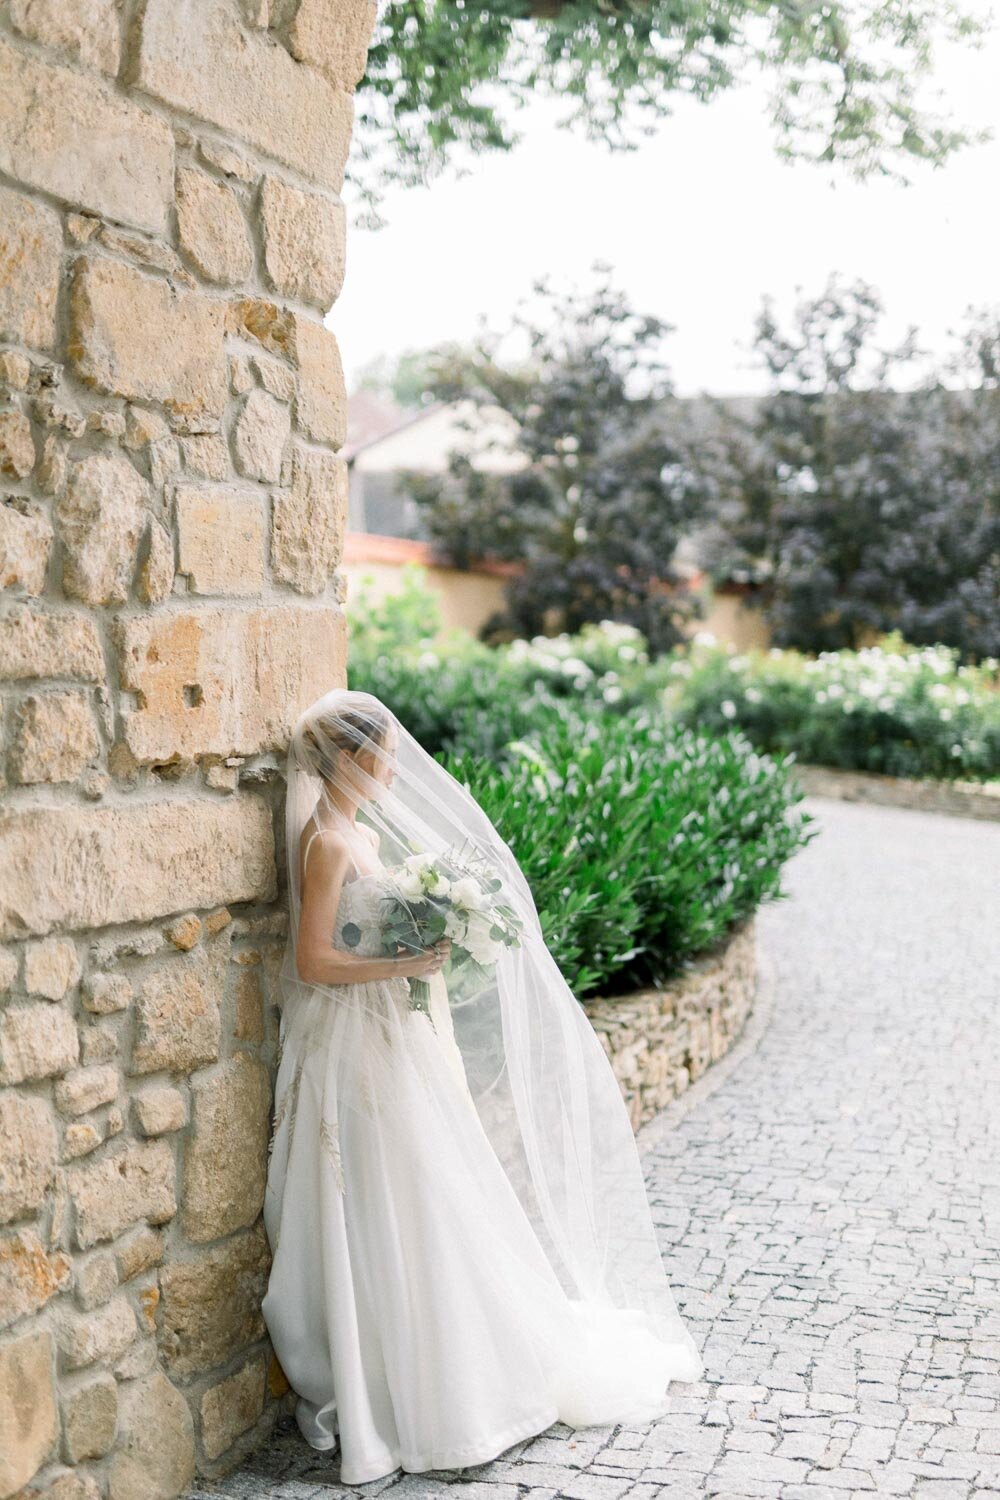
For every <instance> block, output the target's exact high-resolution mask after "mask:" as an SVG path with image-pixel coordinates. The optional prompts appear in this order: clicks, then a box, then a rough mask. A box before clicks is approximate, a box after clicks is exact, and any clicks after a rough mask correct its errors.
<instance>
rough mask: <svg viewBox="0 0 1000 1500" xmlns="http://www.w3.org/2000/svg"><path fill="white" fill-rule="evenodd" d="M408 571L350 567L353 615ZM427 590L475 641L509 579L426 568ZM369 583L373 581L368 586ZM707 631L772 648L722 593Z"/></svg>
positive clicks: (762, 629)
mask: <svg viewBox="0 0 1000 1500" xmlns="http://www.w3.org/2000/svg"><path fill="white" fill-rule="evenodd" d="M402 566H403V565H402V564H401V563H396V562H387V561H371V562H369V561H365V562H345V563H344V564H343V565H342V567H341V572H342V573H343V575H344V577H345V578H346V579H347V612H348V614H350V611H351V606H352V603H353V601H354V600H355V599H356V598H357V597H358V594H359V593H360V591H361V589H362V588H364V590H365V591H366V592H367V593H368V594H369V596H370V597H371V598H372V599H374V600H375V601H379V600H382V599H384V598H385V597H386V595H388V594H394V593H396V592H398V590H399V586H400V584H399V572H400V568H401V567H402ZM423 569H424V574H425V578H426V582H427V587H428V588H430V589H432V590H433V591H434V593H435V594H436V595H437V598H438V607H439V610H440V614H441V622H442V626H443V627H444V628H445V629H447V628H449V627H451V626H460V627H461V628H462V629H463V630H468V631H471V633H472V634H473V635H475V634H476V633H477V632H478V630H479V627H480V626H481V625H482V624H483V622H484V621H485V620H486V619H487V618H488V617H489V616H490V615H491V614H493V613H494V611H495V610H498V609H502V608H503V603H504V600H503V586H504V581H505V580H504V579H503V578H496V577H493V576H492V575H491V574H488V573H471V572H465V571H463V570H461V569H459V568H440V567H434V566H433V565H431V564H424V565H423ZM364 580H370V582H365V581H364ZM699 630H703V631H707V632H709V633H710V634H712V635H714V636H715V637H716V638H717V639H718V640H720V641H725V642H728V643H731V644H732V645H733V646H735V647H736V649H737V650H738V651H747V650H750V649H751V648H753V647H755V646H759V647H761V648H763V649H766V648H767V647H768V645H769V644H770V637H769V635H768V630H767V626H766V625H765V623H764V620H763V618H762V616H761V614H760V613H759V611H757V610H755V609H747V608H746V606H745V605H744V603H743V600H742V598H741V597H740V595H738V594H730V593H717V594H716V595H715V596H714V597H710V599H709V603H708V607H707V610H706V614H705V616H704V618H703V619H700V620H695V621H693V622H692V625H691V627H690V632H689V633H690V634H692V635H693V634H695V633H696V632H697V631H699Z"/></svg>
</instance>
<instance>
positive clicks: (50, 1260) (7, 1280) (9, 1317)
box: [0, 1229, 71, 1328]
mask: <svg viewBox="0 0 1000 1500" xmlns="http://www.w3.org/2000/svg"><path fill="white" fill-rule="evenodd" d="M70 1276H71V1265H70V1259H69V1256H68V1255H66V1254H64V1253H63V1251H62V1250H46V1248H45V1246H44V1245H43V1244H42V1242H41V1240H40V1239H39V1238H38V1235H37V1234H36V1233H35V1231H34V1230H33V1229H19V1230H18V1231H17V1232H16V1233H15V1234H8V1235H5V1236H3V1237H2V1238H0V1328H6V1327H7V1326H8V1324H10V1323H13V1322H15V1321H16V1320H17V1319H18V1318H23V1317H24V1316H25V1315H26V1314H28V1313H33V1312H37V1311H38V1309H39V1308H40V1307H44V1306H45V1304H46V1302H48V1301H49V1299H50V1298H51V1297H54V1296H55V1295H56V1293H57V1292H61V1291H62V1290H63V1288H64V1287H66V1286H67V1285H68V1284H69V1280H70Z"/></svg>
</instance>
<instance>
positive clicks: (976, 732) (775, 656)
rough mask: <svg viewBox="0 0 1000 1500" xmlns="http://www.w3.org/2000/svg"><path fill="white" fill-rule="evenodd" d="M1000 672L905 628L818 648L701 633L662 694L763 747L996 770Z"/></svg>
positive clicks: (695, 721) (932, 770) (902, 765)
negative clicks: (726, 640)
mask: <svg viewBox="0 0 1000 1500" xmlns="http://www.w3.org/2000/svg"><path fill="white" fill-rule="evenodd" d="M996 671H997V663H996V662H994V661H987V662H985V663H983V664H981V665H980V666H978V667H971V666H961V665H959V662H958V656H957V653H956V652H954V651H951V650H949V649H948V648H947V647H944V646H933V647H922V648H913V647H908V646H906V645H905V644H904V643H903V642H902V641H901V640H900V639H899V637H898V636H887V637H885V638H884V641H883V644H882V645H880V646H874V647H869V648H867V649H864V650H861V651H825V652H822V653H821V654H820V655H819V656H818V657H807V656H803V655H801V654H800V653H799V652H797V651H779V650H771V651H768V652H764V651H751V652H746V653H738V652H735V651H733V650H732V649H731V648H726V647H724V646H721V645H718V644H717V643H715V642H713V641H712V640H711V639H710V638H708V639H706V638H699V639H698V640H696V642H695V643H694V644H693V645H692V646H691V647H690V648H688V649H687V650H686V651H684V652H678V653H675V654H674V655H673V656H672V657H671V658H670V659H669V660H668V662H667V664H666V666H665V668H661V672H662V673H663V676H664V681H665V682H666V688H665V691H664V702H665V705H666V706H667V708H668V710H669V711H671V712H672V713H674V714H675V715H676V717H677V719H678V721H679V722H680V723H682V724H686V725H690V726H695V725H696V726H697V727H698V728H700V729H703V730H707V731H715V732H718V731H722V730H725V729H727V728H739V729H742V730H743V731H744V733H745V734H746V735H747V736H748V737H749V738H750V739H751V740H752V741H753V742H754V744H755V745H757V746H759V747H760V748H761V749H764V750H769V751H773V752H775V753H778V754H785V753H788V752H794V753H795V754H796V755H797V757H798V758H799V759H800V760H802V761H813V762H815V763H817V764H819V765H826V766H839V767H842V768H844V769H848V770H859V771H877V772H883V773H885V774H888V775H891V776H916V777H921V776H930V777H936V778H940V779H953V778H956V777H965V778H970V779H978V780H987V779H989V778H991V777H995V776H998V775H1000V692H998V691H997V679H996Z"/></svg>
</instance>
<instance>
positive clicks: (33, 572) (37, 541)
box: [0, 293, 52, 594]
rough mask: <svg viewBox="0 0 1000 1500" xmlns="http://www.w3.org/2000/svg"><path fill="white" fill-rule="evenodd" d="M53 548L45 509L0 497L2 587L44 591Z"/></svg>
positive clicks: (27, 591)
mask: <svg viewBox="0 0 1000 1500" xmlns="http://www.w3.org/2000/svg"><path fill="white" fill-rule="evenodd" d="M0 295H2V293H0ZM51 551H52V523H51V522H50V521H49V518H48V516H46V514H45V512H44V511H43V510H41V509H40V508H39V507H38V506H37V505H32V504H30V502H29V501H27V500H22V499H21V498H20V497H17V498H16V499H14V498H13V497H11V498H8V499H7V500H5V501H0V589H12V588H20V589H22V590H23V591H24V593H26V594H40V593H42V592H43V591H44V588H45V574H46V572H47V571H48V566H49V554H50V553H51Z"/></svg>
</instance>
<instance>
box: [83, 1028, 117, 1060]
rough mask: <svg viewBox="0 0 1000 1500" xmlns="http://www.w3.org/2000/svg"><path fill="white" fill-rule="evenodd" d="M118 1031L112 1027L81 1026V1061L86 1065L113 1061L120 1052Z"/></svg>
mask: <svg viewBox="0 0 1000 1500" xmlns="http://www.w3.org/2000/svg"><path fill="white" fill-rule="evenodd" d="M118 1043H119V1039H118V1032H117V1031H112V1030H111V1029H110V1027H107V1028H105V1027H103V1026H81V1027H80V1062H81V1064H82V1065H83V1066H84V1067H87V1068H89V1067H94V1066H96V1065H97V1064H98V1063H108V1062H112V1061H113V1060H114V1059H115V1058H117V1056H118V1052H119V1044H118Z"/></svg>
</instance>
